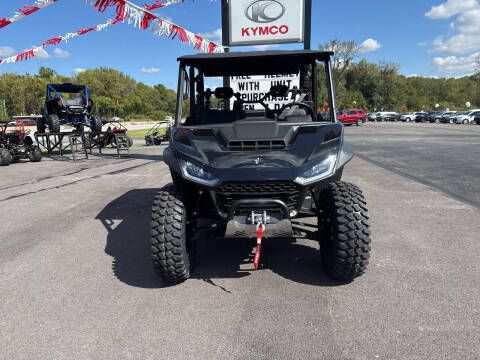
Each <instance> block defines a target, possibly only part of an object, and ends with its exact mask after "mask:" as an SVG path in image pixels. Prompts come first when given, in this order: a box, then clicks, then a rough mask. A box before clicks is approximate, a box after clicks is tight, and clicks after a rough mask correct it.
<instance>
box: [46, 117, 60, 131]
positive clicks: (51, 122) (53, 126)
mask: <svg viewBox="0 0 480 360" xmlns="http://www.w3.org/2000/svg"><path fill="white" fill-rule="evenodd" d="M47 123H48V129H49V130H50V132H52V133H59V132H60V118H59V117H58V115H55V114H52V115H48V118H47Z"/></svg>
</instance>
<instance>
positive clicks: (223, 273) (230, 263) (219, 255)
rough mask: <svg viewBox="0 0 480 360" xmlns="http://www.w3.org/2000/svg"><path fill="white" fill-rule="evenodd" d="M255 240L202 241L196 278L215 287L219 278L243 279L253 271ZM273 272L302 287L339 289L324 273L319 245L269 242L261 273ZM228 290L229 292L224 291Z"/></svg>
mask: <svg viewBox="0 0 480 360" xmlns="http://www.w3.org/2000/svg"><path fill="white" fill-rule="evenodd" d="M255 245H256V240H253V239H222V238H213V237H211V238H208V239H201V240H200V242H199V244H198V245H197V266H196V268H195V271H194V273H193V274H192V278H194V279H201V280H203V281H205V282H207V283H210V284H212V285H216V284H215V279H216V278H242V277H245V276H249V275H251V273H252V272H253V271H254V270H253V258H254V248H255ZM263 270H270V271H272V272H274V273H276V274H277V275H279V276H281V277H283V278H285V279H288V280H292V281H295V282H297V283H301V284H308V285H314V286H339V285H343V284H342V283H340V282H337V281H335V280H332V279H330V278H329V277H328V276H327V275H326V274H325V273H324V271H323V269H322V264H321V257H320V251H319V248H318V246H316V242H313V241H303V240H302V243H299V242H297V241H296V240H295V239H288V238H283V239H267V240H264V243H263V246H262V257H261V264H260V269H259V270H258V271H263ZM224 290H225V289H224Z"/></svg>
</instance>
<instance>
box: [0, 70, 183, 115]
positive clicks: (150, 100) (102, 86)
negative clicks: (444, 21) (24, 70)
mask: <svg viewBox="0 0 480 360" xmlns="http://www.w3.org/2000/svg"><path fill="white" fill-rule="evenodd" d="M64 82H71V83H74V84H81V85H87V86H88V88H89V91H90V97H91V98H92V99H93V100H94V103H95V107H94V110H93V111H94V112H95V114H96V115H97V116H101V117H107V118H109V117H113V116H119V117H121V118H124V119H126V120H130V119H152V120H163V119H164V118H165V116H167V115H173V113H174V112H175V103H176V94H175V92H174V91H172V90H170V89H167V88H166V87H165V86H163V85H161V84H159V85H155V86H153V87H151V86H147V85H145V84H142V83H138V82H136V81H135V80H134V79H132V78H131V77H129V76H127V75H125V74H123V73H121V72H119V71H116V70H113V69H108V68H99V69H94V70H87V71H84V72H81V73H79V74H77V75H76V76H74V77H66V76H62V75H58V74H57V73H56V72H55V71H54V70H52V69H49V68H45V67H42V68H40V69H39V72H38V74H37V75H35V76H30V75H17V74H3V75H1V76H0V117H1V116H2V112H3V113H4V111H3V102H4V101H5V107H6V112H7V115H8V117H12V116H14V115H30V114H37V113H39V110H40V108H41V107H42V106H43V102H44V100H45V92H46V86H47V84H48V83H64Z"/></svg>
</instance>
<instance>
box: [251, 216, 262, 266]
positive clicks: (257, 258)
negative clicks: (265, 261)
mask: <svg viewBox="0 0 480 360" xmlns="http://www.w3.org/2000/svg"><path fill="white" fill-rule="evenodd" d="M262 237H263V226H262V225H260V226H259V227H258V230H257V252H256V253H255V259H254V260H253V267H254V268H255V270H258V264H259V262H260V255H261V254H262Z"/></svg>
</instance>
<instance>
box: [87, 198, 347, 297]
mask: <svg viewBox="0 0 480 360" xmlns="http://www.w3.org/2000/svg"><path fill="white" fill-rule="evenodd" d="M158 190H159V189H138V190H132V191H129V192H127V193H125V194H123V195H122V196H120V197H119V198H117V199H115V200H113V201H112V202H110V203H109V204H108V205H107V206H106V207H105V208H104V209H103V210H102V211H101V212H100V213H99V214H98V215H97V217H96V219H98V220H100V221H101V222H102V224H103V225H104V226H105V228H106V229H107V230H108V236H107V241H106V246H105V253H107V254H108V255H110V256H112V257H113V263H112V270H113V272H114V274H115V276H116V277H117V278H118V279H119V280H120V281H122V282H124V283H126V284H128V285H131V286H136V287H141V288H162V287H166V286H168V284H165V283H164V282H162V281H161V280H160V279H159V278H158V277H157V275H156V274H155V272H154V271H153V268H152V263H151V253H150V216H151V205H152V201H153V198H154V196H155V194H156V193H157V192H158ZM305 235H306V237H307V238H310V239H313V238H314V236H315V233H309V232H307V233H306V234H305ZM255 244H256V241H255V240H254V239H241V240H239V239H223V238H218V237H214V236H213V235H208V234H207V233H200V234H199V238H198V239H197V246H196V253H197V256H196V266H195V269H194V271H193V273H192V278H193V279H200V280H203V281H205V282H206V283H208V284H210V285H212V286H217V287H219V288H221V289H222V290H224V291H227V292H228V290H227V289H224V288H222V287H221V286H218V285H217V284H216V282H215V279H217V278H242V277H246V276H249V275H251V273H252V271H253V257H254V247H255ZM261 265H262V266H261V269H260V271H262V269H265V270H270V271H273V272H274V273H276V274H278V275H279V276H282V277H284V278H286V279H289V280H292V281H295V282H298V283H303V284H308V285H315V286H338V285H341V284H340V283H338V282H335V281H334V280H331V279H330V278H328V277H327V275H326V274H325V273H324V272H323V270H322V267H321V257H320V252H319V250H318V245H317V243H316V242H314V241H305V240H301V243H300V242H298V241H295V239H268V240H265V242H264V246H263V249H262V261H261Z"/></svg>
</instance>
